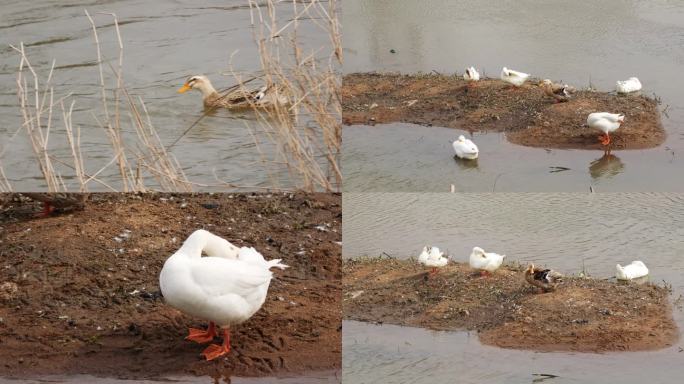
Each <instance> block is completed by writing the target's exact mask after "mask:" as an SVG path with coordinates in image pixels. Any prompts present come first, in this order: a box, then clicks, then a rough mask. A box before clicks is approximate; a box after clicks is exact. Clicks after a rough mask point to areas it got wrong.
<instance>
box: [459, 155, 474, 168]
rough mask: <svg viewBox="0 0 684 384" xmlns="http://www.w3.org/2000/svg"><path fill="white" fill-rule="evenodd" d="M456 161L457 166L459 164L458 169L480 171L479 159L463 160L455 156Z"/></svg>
mask: <svg viewBox="0 0 684 384" xmlns="http://www.w3.org/2000/svg"><path fill="white" fill-rule="evenodd" d="M454 161H455V162H456V164H458V167H459V168H461V169H463V170H469V169H478V165H477V159H472V160H469V159H461V158H459V157H458V156H456V155H454Z"/></svg>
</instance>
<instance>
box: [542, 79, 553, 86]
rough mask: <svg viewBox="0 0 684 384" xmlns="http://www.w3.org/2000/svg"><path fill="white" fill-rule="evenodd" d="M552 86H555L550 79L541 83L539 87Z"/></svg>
mask: <svg viewBox="0 0 684 384" xmlns="http://www.w3.org/2000/svg"><path fill="white" fill-rule="evenodd" d="M552 84H553V81H551V80H550V79H544V80H542V81H541V83H539V85H552Z"/></svg>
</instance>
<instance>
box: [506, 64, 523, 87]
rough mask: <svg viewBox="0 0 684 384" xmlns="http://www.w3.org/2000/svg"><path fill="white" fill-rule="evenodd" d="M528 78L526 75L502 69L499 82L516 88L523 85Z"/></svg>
mask: <svg viewBox="0 0 684 384" xmlns="http://www.w3.org/2000/svg"><path fill="white" fill-rule="evenodd" d="M528 77H530V75H529V74H527V73H523V72H518V71H514V70H512V69H508V68H506V67H503V69H502V70H501V80H503V81H505V82H507V83H510V84H513V85H514V86H516V87H519V86H521V85H523V83H524V82H525V81H527V78H528Z"/></svg>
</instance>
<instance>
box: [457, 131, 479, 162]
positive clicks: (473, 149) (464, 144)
mask: <svg viewBox="0 0 684 384" xmlns="http://www.w3.org/2000/svg"><path fill="white" fill-rule="evenodd" d="M451 145H452V146H453V147H454V152H455V153H456V156H458V157H459V158H461V159H469V160H474V159H477V157H478V156H479V154H480V151H479V149H478V148H477V145H475V143H473V142H472V141H471V140H470V139H466V138H465V136H463V135H461V136H459V137H458V140H456V141H454V142H453V143H451Z"/></svg>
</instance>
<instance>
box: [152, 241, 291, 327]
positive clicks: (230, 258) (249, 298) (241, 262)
mask: <svg viewBox="0 0 684 384" xmlns="http://www.w3.org/2000/svg"><path fill="white" fill-rule="evenodd" d="M236 250H237V251H236ZM202 251H204V252H205V253H207V255H208V256H207V257H202ZM272 267H278V268H285V267H286V265H284V264H280V260H270V261H266V260H265V259H264V258H263V256H262V255H261V254H260V253H259V252H257V251H256V250H255V249H254V248H247V247H243V248H240V249H237V247H235V246H234V245H232V244H230V243H229V242H228V241H226V240H224V239H222V238H220V237H218V236H216V235H214V234H212V233H210V232H208V231H205V230H198V231H195V232H193V233H192V234H191V235H190V236H189V237H188V238H187V239H186V240H185V242H184V243H183V245H182V246H181V248H180V249H179V250H178V251H176V252H175V253H174V254H173V255H171V256H170V257H169V258H168V259H167V260H166V262H165V263H164V267H163V268H162V270H161V273H160V275H159V286H160V288H161V291H162V294H163V295H164V300H165V301H166V303H167V304H169V305H171V306H172V307H174V308H176V309H179V310H181V311H182V312H185V313H186V314H188V315H191V316H195V317H199V318H201V319H205V320H209V321H213V322H215V323H216V324H217V325H220V326H228V325H232V324H238V323H241V322H244V321H245V320H247V319H249V318H250V317H251V316H252V315H254V313H256V311H258V310H259V308H261V306H262V305H263V303H264V301H265V300H266V293H267V292H268V286H269V284H270V282H271V278H272V276H273V274H272V273H271V271H270V270H269V269H270V268H272Z"/></svg>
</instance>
